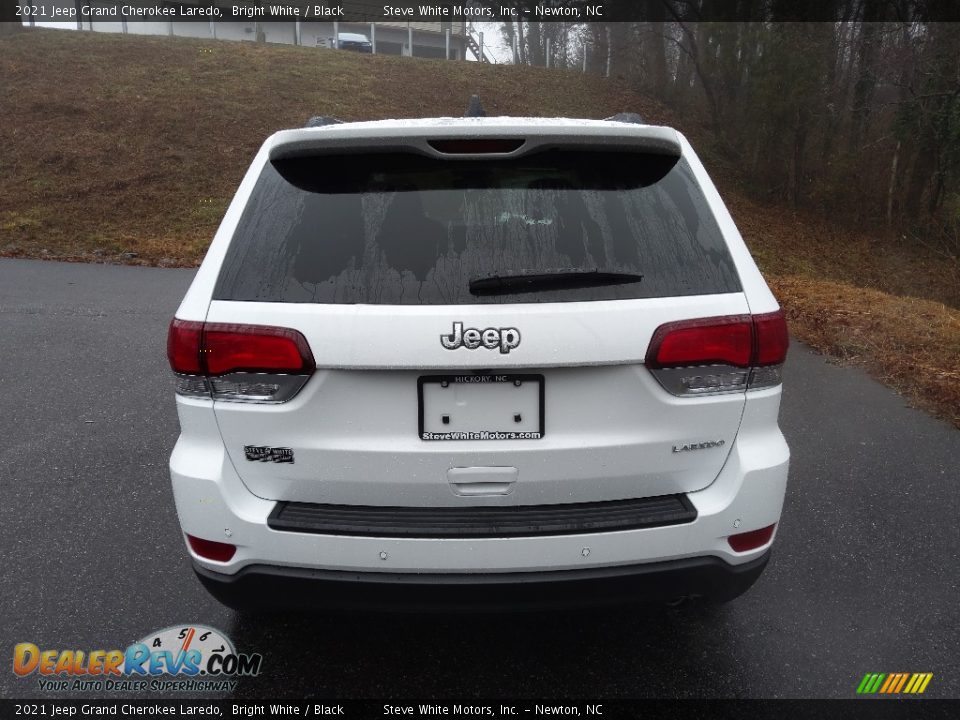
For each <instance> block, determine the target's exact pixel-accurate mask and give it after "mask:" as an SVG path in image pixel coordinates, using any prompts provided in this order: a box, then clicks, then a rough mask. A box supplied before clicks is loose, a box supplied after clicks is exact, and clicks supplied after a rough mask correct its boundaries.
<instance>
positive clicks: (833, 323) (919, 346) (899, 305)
mask: <svg viewBox="0 0 960 720" xmlns="http://www.w3.org/2000/svg"><path fill="white" fill-rule="evenodd" d="M767 280H768V281H769V283H770V287H771V289H772V290H773V292H774V293H775V294H776V296H777V297H778V298H779V300H780V302H781V303H782V304H783V306H784V307H785V308H786V312H787V317H788V320H789V323H790V331H791V333H792V334H793V335H794V336H795V337H798V338H800V339H801V340H803V341H805V342H807V343H809V344H810V345H813V346H814V347H816V348H818V349H820V350H821V351H822V352H824V353H826V354H828V355H830V356H832V357H834V358H837V359H838V360H840V361H843V362H850V363H856V364H859V365H862V366H864V367H866V368H868V369H869V370H870V371H871V372H872V374H873V375H874V376H875V377H877V378H879V379H880V380H882V381H884V382H885V383H887V384H888V385H890V386H891V387H893V388H895V389H896V390H898V391H900V392H902V393H903V394H904V395H906V396H907V397H909V398H910V399H911V400H913V401H914V402H915V403H916V404H917V405H919V406H921V407H924V408H926V409H928V410H930V411H932V412H934V413H936V414H939V415H941V416H942V417H944V418H945V419H946V420H949V421H950V422H952V423H953V424H954V425H955V426H957V427H960V310H957V309H956V308H951V307H948V306H947V305H944V304H943V303H939V302H936V301H933V300H923V299H920V298H913V297H901V296H897V295H891V294H889V293H885V292H881V291H879V290H870V289H866V288H862V287H857V286H855V285H851V284H848V283H839V282H831V281H827V280H818V279H813V278H809V277H804V276H797V275H789V276H768V277H767Z"/></svg>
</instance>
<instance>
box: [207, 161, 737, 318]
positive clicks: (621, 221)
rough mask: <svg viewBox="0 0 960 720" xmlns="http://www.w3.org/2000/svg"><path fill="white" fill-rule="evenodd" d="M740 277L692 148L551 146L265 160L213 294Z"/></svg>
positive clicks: (291, 298) (379, 300)
mask: <svg viewBox="0 0 960 720" xmlns="http://www.w3.org/2000/svg"><path fill="white" fill-rule="evenodd" d="M593 271H600V272H603V273H629V274H632V275H642V278H643V279H642V281H640V282H631V283H625V284H620V285H609V284H608V285H603V286H601V287H574V288H551V289H543V290H538V291H536V292H523V293H511V294H493V295H482V296H477V295H472V294H471V293H470V282H471V281H473V280H477V279H481V278H488V277H493V276H501V277H502V276H514V275H528V274H553V273H557V274H569V273H579V272H593ZM738 290H740V284H739V280H738V278H737V274H736V270H735V268H734V265H733V261H732V260H731V258H730V255H729V253H728V251H727V248H726V245H725V243H724V240H723V238H722V236H721V234H720V230H719V228H718V227H717V224H716V222H715V221H714V219H713V216H712V214H711V213H710V211H709V209H708V207H707V204H706V201H705V199H704V198H703V195H702V193H701V191H700V189H699V187H698V186H697V184H696V181H695V180H694V178H693V175H692V173H691V171H690V168H689V166H688V165H687V163H686V162H685V161H684V160H680V161H679V162H678V161H676V159H675V158H669V157H665V156H661V155H641V154H629V153H600V152H593V153H585V152H570V151H548V152H541V153H537V154H532V155H529V156H526V157H522V158H518V159H514V160H502V159H500V160H490V161H485V160H479V161H476V160H435V159H432V158H426V157H422V156H419V155H413V154H390V155H333V156H312V157H298V158H294V159H286V160H278V161H275V162H273V163H268V164H267V166H266V167H265V168H264V171H263V174H262V175H261V177H260V178H259V180H258V182H257V184H256V187H255V188H254V191H253V193H252V195H251V198H250V201H249V203H248V205H247V207H246V208H245V210H244V213H243V216H242V217H241V219H240V223H239V225H238V227H237V230H236V234H235V235H234V238H233V241H232V243H231V245H230V249H229V251H228V253H227V257H226V259H225V261H224V266H223V269H222V271H221V273H220V277H219V280H218V283H217V288H216V291H215V294H214V297H215V298H216V299H219V300H250V301H267V302H314V303H348V304H352V303H367V304H382V305H438V304H477V303H504V302H508V303H509V302H514V303H516V302H568V301H574V300H615V299H624V298H646V297H669V296H676V295H701V294H710V293H723V292H733V291H738Z"/></svg>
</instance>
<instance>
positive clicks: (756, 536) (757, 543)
mask: <svg viewBox="0 0 960 720" xmlns="http://www.w3.org/2000/svg"><path fill="white" fill-rule="evenodd" d="M775 527H777V524H776V523H774V524H773V525H768V526H767V527H765V528H760V529H759V530H751V531H750V532H745V533H737V534H736V535H731V536H730V537H728V538H727V542H729V543H730V547H732V548H733V549H734V550H736V551H737V552H747V551H748V550H756V549H757V548H758V547H763V546H764V545H766V544H767V543H768V542H770V538H772V537H773V530H774V528H775Z"/></svg>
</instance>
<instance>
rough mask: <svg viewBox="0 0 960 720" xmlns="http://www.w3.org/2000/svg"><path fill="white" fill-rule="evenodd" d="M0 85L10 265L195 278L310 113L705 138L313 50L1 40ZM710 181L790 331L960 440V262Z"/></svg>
mask: <svg viewBox="0 0 960 720" xmlns="http://www.w3.org/2000/svg"><path fill="white" fill-rule="evenodd" d="M0 77H2V78H3V79H4V89H5V92H4V93H3V104H2V105H0V147H2V148H3V152H2V153H0V255H6V256H20V257H50V258H57V259H63V260H81V261H99V262H127V263H138V264H154V265H164V266H171V265H185V266H190V265H195V264H196V263H197V262H199V260H200V259H201V258H202V256H203V253H204V252H205V250H206V247H207V244H208V243H209V240H210V238H211V237H212V235H213V232H214V231H215V229H216V226H217V224H218V223H219V221H220V218H221V216H222V214H223V212H224V210H225V208H226V206H227V203H228V202H229V200H230V197H231V195H232V193H233V191H234V189H235V188H236V186H237V183H238V182H239V180H240V178H241V176H242V174H243V172H244V170H245V169H246V166H247V165H248V163H249V162H250V159H251V158H252V157H253V154H254V153H255V151H256V149H257V147H258V146H259V144H260V143H261V142H262V140H263V138H265V137H266V136H267V135H269V134H270V133H271V132H273V131H274V130H277V129H280V128H284V127H295V126H299V125H301V124H302V123H303V122H304V120H305V119H306V118H307V117H309V116H311V115H315V114H327V115H335V116H338V117H340V118H342V119H344V120H362V119H375V118H384V117H417V116H436V115H459V114H460V113H461V112H462V111H463V108H464V107H465V105H466V101H467V98H468V96H469V95H470V94H471V93H475V92H476V93H479V94H480V96H481V97H482V98H483V102H484V105H485V106H486V108H487V110H488V112H490V113H491V114H505V115H539V116H569V117H604V116H607V115H611V114H613V113H615V112H619V111H621V110H638V111H640V112H641V113H643V114H644V115H645V116H646V117H647V118H648V119H650V120H651V121H652V122H664V123H667V124H671V125H674V126H676V127H679V128H680V129H681V130H683V131H685V132H686V133H687V134H688V135H690V136H693V137H698V136H700V137H701V138H702V137H703V132H702V130H701V129H700V128H699V127H697V126H688V123H687V122H685V120H684V119H682V118H676V117H671V115H670V113H668V112H667V111H666V110H665V109H664V108H663V107H661V106H659V105H658V104H657V103H655V102H653V101H651V100H650V99H649V98H647V97H644V96H642V95H639V94H637V93H634V92H631V91H629V90H626V89H624V88H623V87H622V86H620V85H618V84H617V83H616V82H615V81H608V80H602V79H597V78H594V77H587V76H584V75H581V74H579V73H575V72H565V71H557V70H544V69H536V68H513V67H503V66H500V67H498V66H493V67H490V66H480V65H477V64H475V63H463V62H440V61H431V60H416V59H411V58H394V57H385V56H375V57H371V56H361V55H356V54H353V53H347V52H335V51H328V50H322V49H316V48H297V47H289V46H278V45H257V44H253V43H237V42H226V41H220V42H217V41H204V40H187V39H170V38H165V37H163V38H151V37H135V36H121V35H106V34H94V33H78V32H65V31H56V30H31V31H28V32H22V33H17V34H14V35H12V36H6V37H2V38H0ZM698 144H699V145H701V146H703V144H704V143H702V142H701V143H698ZM714 172H715V175H718V176H719V177H716V179H717V180H718V182H719V184H720V185H721V188H722V189H723V191H724V195H725V199H726V200H727V202H728V204H729V206H730V208H731V210H732V212H733V214H734V217H735V218H736V220H737V223H738V225H739V227H740V229H741V231H742V232H743V235H744V237H745V239H746V241H747V243H748V245H749V246H750V248H751V251H752V252H753V253H754V256H755V257H756V258H757V260H758V263H759V265H760V267H761V269H762V270H763V271H764V272H765V274H766V275H767V276H768V278H769V280H770V282H771V286H772V287H773V289H774V292H775V293H777V295H778V297H779V298H780V300H781V302H782V303H783V304H784V306H785V307H786V308H787V311H788V313H789V316H790V319H791V323H792V326H791V327H792V331H793V332H794V334H795V335H796V336H798V337H799V338H801V339H803V340H805V341H806V342H808V343H809V344H811V345H812V346H814V347H816V348H818V349H819V350H821V351H823V352H825V353H828V354H830V355H832V356H834V357H836V358H839V359H841V360H844V361H850V362H857V363H860V364H863V365H864V366H866V367H868V368H869V369H870V370H871V371H872V372H873V373H875V374H876V375H877V376H878V377H880V378H881V379H883V380H884V381H886V382H888V383H889V384H891V385H892V386H893V387H896V388H898V389H899V390H901V391H903V392H904V393H905V394H906V395H907V396H908V397H910V398H912V399H913V400H914V401H915V402H917V403H918V404H920V405H922V406H924V407H926V408H929V409H931V410H932V411H934V412H936V413H937V414H939V415H940V416H942V417H944V418H948V419H949V420H951V421H952V422H953V423H954V424H955V425H957V426H958V427H960V409H958V408H960V395H958V392H960V391H958V389H957V388H960V382H958V379H960V378H958V372H960V370H958V367H960V324H958V311H957V310H956V308H957V307H960V270H958V268H957V266H956V263H953V264H951V263H950V262H943V260H942V259H941V258H938V257H936V256H934V255H933V254H931V253H928V252H926V251H922V250H919V249H917V248H916V247H913V246H909V245H905V244H901V243H899V242H897V241H896V240H894V239H891V238H890V237H887V236H885V235H878V234H876V233H871V232H868V231H861V230H858V229H852V228H850V227H849V226H848V225H847V224H845V223H844V222H843V219H842V218H839V219H836V218H824V217H822V216H818V215H814V214H809V213H807V214H803V213H800V214H798V213H795V212H792V211H788V210H785V209H784V208H782V207H770V206H765V205H761V204H759V203H757V202H754V201H751V200H749V199H747V198H746V197H745V196H744V195H743V194H742V193H740V192H738V190H737V186H736V178H735V177H734V174H733V173H726V172H722V171H721V172H719V173H718V172H717V171H716V169H715V171H714ZM127 253H134V254H135V256H134V257H129V256H127V255H126V254H127ZM944 303H945V304H944Z"/></svg>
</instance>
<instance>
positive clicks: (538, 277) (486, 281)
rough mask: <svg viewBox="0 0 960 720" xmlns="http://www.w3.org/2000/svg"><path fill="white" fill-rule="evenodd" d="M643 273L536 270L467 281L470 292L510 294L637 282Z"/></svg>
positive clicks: (475, 293)
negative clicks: (533, 272)
mask: <svg viewBox="0 0 960 720" xmlns="http://www.w3.org/2000/svg"><path fill="white" fill-rule="evenodd" d="M641 280H643V275H636V274H634V273H623V272H605V271H601V270H574V271H570V272H552V273H538V274H535V275H534V274H530V275H492V276H490V277H485V278H479V279H478V280H471V281H470V294H471V295H512V294H515V293H529V292H540V291H543V290H570V289H575V288H587V287H601V286H603V285H626V284H628V283H638V282H640V281H641Z"/></svg>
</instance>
